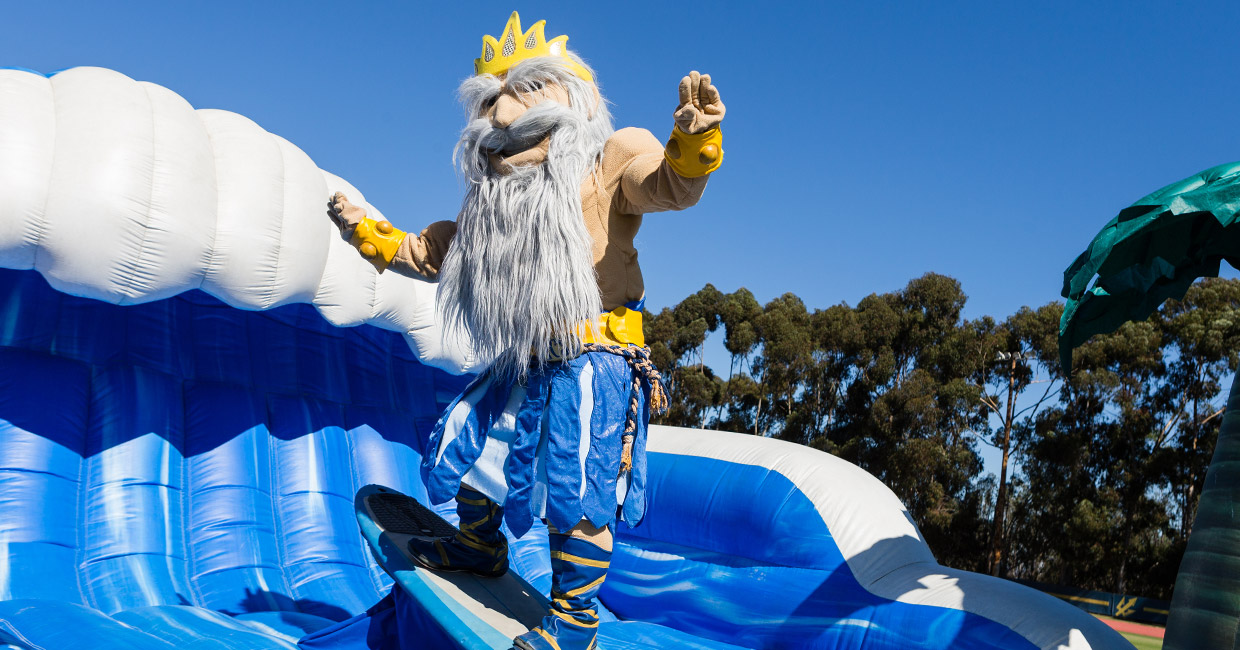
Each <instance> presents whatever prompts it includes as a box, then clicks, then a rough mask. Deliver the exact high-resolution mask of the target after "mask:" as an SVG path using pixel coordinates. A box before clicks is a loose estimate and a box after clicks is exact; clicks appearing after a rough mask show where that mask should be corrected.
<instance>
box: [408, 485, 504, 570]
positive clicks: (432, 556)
mask: <svg viewBox="0 0 1240 650" xmlns="http://www.w3.org/2000/svg"><path fill="white" fill-rule="evenodd" d="M456 514H457V515H458V516H460V518H461V524H460V532H459V533H457V534H456V536H455V537H448V538H444V539H429V538H417V537H415V538H414V539H411V540H409V551H410V553H411V555H413V558H414V559H415V560H417V562H418V563H419V564H421V565H422V566H424V567H426V568H428V569H433V570H435V571H468V572H470V573H475V574H477V575H480V576H483V577H487V578H497V577H499V576H502V575H504V574H505V573H507V572H508V538H506V537H504V533H503V532H501V531H500V529H499V526H500V523H502V522H503V520H504V510H503V509H502V508H500V506H499V504H497V503H495V502H494V501H492V500H490V499H488V498H487V497H486V496H485V495H484V494H482V493H481V492H478V491H477V490H474V489H473V488H470V487H468V486H466V485H464V484H462V485H461V489H460V491H459V492H457V493H456Z"/></svg>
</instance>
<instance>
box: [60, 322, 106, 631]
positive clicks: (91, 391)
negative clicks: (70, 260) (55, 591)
mask: <svg viewBox="0 0 1240 650" xmlns="http://www.w3.org/2000/svg"><path fill="white" fill-rule="evenodd" d="M57 307H58V308H60V309H63V308H64V299H61V300H60V301H59V304H58V305H57ZM86 366H87V367H88V368H90V377H89V378H88V379H87V380H86V408H85V409H83V410H84V413H83V415H82V427H83V433H84V435H83V436H82V443H81V444H82V448H81V449H79V450H77V452H78V454H79V458H80V460H79V461H78V480H77V492H78V498H77V504H76V506H77V509H78V511H77V512H75V513H74V518H75V520H76V521H78V522H81V523H80V524H79V525H78V526H77V536H76V537H77V549H76V552H75V553H74V554H73V555H74V558H75V560H76V565H77V566H78V567H79V570H78V571H74V572H73V574H74V576H76V577H77V582H78V593H79V594H81V599H82V603H83V604H85V605H86V606H88V607H90V608H92V609H99V607H98V600H97V599H96V598H95V595H94V593H92V592H91V590H90V584H89V582H88V581H87V580H86V576H85V575H84V572H83V571H81V570H80V567H83V566H85V565H86V528H87V526H86V523H85V521H84V519H85V518H84V517H83V516H82V515H83V514H84V513H85V512H86V506H87V503H86V500H87V496H88V492H89V491H88V490H87V489H86V476H87V472H88V471H89V468H88V467H87V464H88V459H89V458H90V456H89V455H88V453H89V452H90V422H91V417H92V415H93V413H92V412H93V411H94V410H95V367H94V364H90V363H87V364H86Z"/></svg>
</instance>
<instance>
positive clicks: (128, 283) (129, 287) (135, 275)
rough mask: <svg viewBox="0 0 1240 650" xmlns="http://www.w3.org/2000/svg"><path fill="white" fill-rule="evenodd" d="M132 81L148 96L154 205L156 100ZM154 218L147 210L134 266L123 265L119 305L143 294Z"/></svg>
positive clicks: (148, 195) (151, 199)
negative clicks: (144, 259) (144, 271)
mask: <svg viewBox="0 0 1240 650" xmlns="http://www.w3.org/2000/svg"><path fill="white" fill-rule="evenodd" d="M131 83H133V84H134V85H136V86H138V87H139V88H141V89H142V96H143V97H145V98H146V106H147V114H148V116H149V117H150V127H151V166H150V169H149V171H148V174H147V183H146V187H147V193H146V204H147V205H154V203H155V182H156V177H157V175H156V173H155V170H156V168H157V167H158V165H159V156H158V152H159V143H158V142H157V132H158V129H157V128H156V126H155V120H156V117H155V102H153V101H151V92H150V90H148V89H147V87H146V86H143V85H142V84H139V83H137V82H131ZM154 219H155V216H154V215H153V214H152V212H151V211H150V210H147V211H146V213H145V214H144V215H143V221H142V234H141V235H140V239H139V241H138V254H137V256H136V257H135V258H134V260H133V264H132V266H129V267H128V268H129V270H128V271H126V270H125V269H126V266H125V265H121V277H122V278H123V279H124V283H123V284H122V285H121V301H120V302H119V303H117V304H119V305H126V304H133V303H132V302H131V301H132V300H134V299H136V298H138V297H139V296H141V294H142V292H141V289H140V288H139V287H140V286H141V278H140V276H141V274H142V259H143V257H144V256H145V254H146V248H147V243H148V242H149V241H150V240H149V233H150V232H151V222H152V221H153V220H154Z"/></svg>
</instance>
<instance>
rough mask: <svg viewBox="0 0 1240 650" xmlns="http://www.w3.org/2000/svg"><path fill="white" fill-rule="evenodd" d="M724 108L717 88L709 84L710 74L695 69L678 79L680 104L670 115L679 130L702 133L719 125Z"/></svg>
mask: <svg viewBox="0 0 1240 650" xmlns="http://www.w3.org/2000/svg"><path fill="white" fill-rule="evenodd" d="M725 110H726V109H725V108H724V106H723V100H721V99H719V89H718V88H715V87H714V86H712V85H711V84H710V75H708V74H701V75H700V74H698V72H697V70H694V71H693V72H690V73H689V76H687V77H685V78H684V79H681V80H680V105H679V106H677V107H676V112H675V113H673V114H672V117H673V118H675V120H676V126H678V127H680V130H681V131H684V132H685V133H690V134H696V133H703V132H705V131H709V130H710V129H713V128H715V127H716V126H719V122H721V121H723V113H724V111H725Z"/></svg>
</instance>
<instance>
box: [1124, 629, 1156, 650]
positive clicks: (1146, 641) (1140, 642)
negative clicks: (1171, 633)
mask: <svg viewBox="0 0 1240 650" xmlns="http://www.w3.org/2000/svg"><path fill="white" fill-rule="evenodd" d="M1120 634H1122V635H1123V637H1124V638H1125V639H1128V641H1129V642H1130V643H1132V645H1133V646H1135V647H1136V648H1137V650H1162V639H1155V638H1154V637H1152V636H1140V635H1137V634H1124V633H1123V632H1120Z"/></svg>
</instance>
